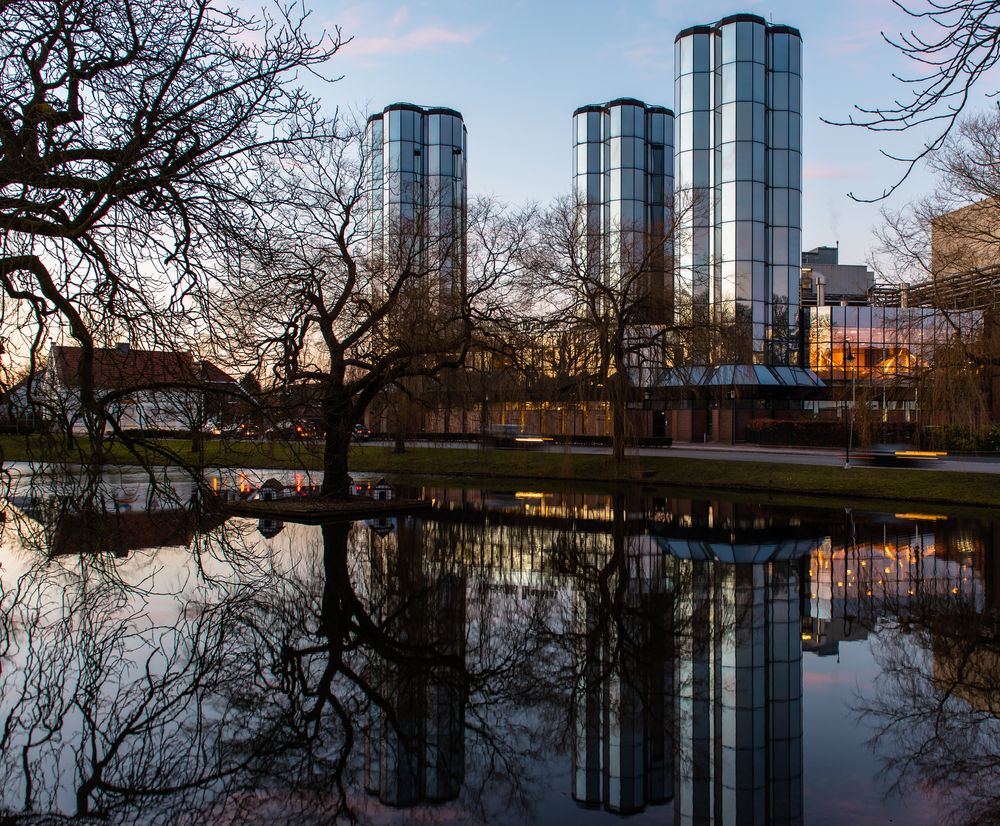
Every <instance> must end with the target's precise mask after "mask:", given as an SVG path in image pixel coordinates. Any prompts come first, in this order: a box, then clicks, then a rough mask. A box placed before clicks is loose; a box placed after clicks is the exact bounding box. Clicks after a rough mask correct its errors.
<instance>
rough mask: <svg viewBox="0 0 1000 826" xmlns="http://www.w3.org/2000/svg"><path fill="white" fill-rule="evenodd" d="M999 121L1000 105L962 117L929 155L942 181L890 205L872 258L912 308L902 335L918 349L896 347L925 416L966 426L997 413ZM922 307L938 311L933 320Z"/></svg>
mask: <svg viewBox="0 0 1000 826" xmlns="http://www.w3.org/2000/svg"><path fill="white" fill-rule="evenodd" d="M998 125H1000V115H998V114H991V115H981V116H974V117H971V118H967V119H965V120H963V121H961V122H960V123H959V125H958V128H957V130H955V132H954V133H953V134H952V135H951V136H950V137H949V138H948V139H947V140H946V141H945V142H944V144H943V146H942V147H941V148H940V149H938V150H937V151H935V152H934V153H933V154H931V155H930V156H929V159H928V163H929V166H930V167H931V169H932V170H933V171H934V172H935V173H936V174H937V182H938V185H937V188H936V190H935V191H934V192H933V193H931V194H930V195H927V196H924V197H923V198H920V199H919V200H917V201H915V202H913V203H912V204H909V205H908V206H906V207H904V208H903V209H900V210H896V211H890V210H887V209H886V210H883V225H882V227H881V228H880V229H879V231H878V238H879V241H880V247H879V249H878V250H877V251H876V255H875V261H874V266H875V267H876V270H877V271H878V273H879V275H880V277H881V279H882V280H883V281H885V282H888V283H889V284H893V285H895V286H896V287H897V288H898V289H899V290H900V293H901V298H902V299H904V300H903V301H902V303H904V304H906V305H908V306H909V307H912V308H915V309H913V310H912V311H910V318H909V320H907V318H906V314H905V312H904V313H901V317H902V319H903V320H902V322H901V324H902V325H903V328H902V329H901V330H900V337H901V338H903V337H905V338H906V339H909V340H910V341H911V342H912V343H913V344H914V345H915V347H916V349H915V351H913V352H908V353H905V354H903V353H900V354H899V355H898V356H897V358H896V361H897V362H898V364H897V365H896V367H897V370H899V371H901V372H903V373H905V374H906V378H907V379H908V381H909V382H910V383H911V384H912V385H914V386H915V387H916V388H917V392H918V393H919V396H920V407H921V410H924V411H926V412H927V418H928V423H932V422H934V421H936V422H937V423H942V422H944V423H951V424H956V425H960V426H962V427H963V428H965V429H966V430H967V431H969V432H975V431H977V430H979V429H981V428H983V427H984V426H985V425H986V424H987V423H988V422H989V421H990V410H991V407H992V406H993V396H994V389H993V385H994V383H995V381H994V380H995V377H996V374H997V365H998V364H1000V339H998V333H997V324H996V322H997V320H998V313H1000V303H998V300H997V295H998V293H997V289H996V285H997V283H998V278H1000V269H998V267H997V265H996V261H997V253H998V251H1000V201H998V200H997V196H998V195H1000V177H998V175H997V172H996V158H997V157H998V150H1000V141H998V139H997V127H998ZM921 307H923V308H932V309H933V311H934V316H933V319H931V321H932V322H933V327H932V328H931V329H928V321H927V319H926V318H925V316H924V315H922V314H921V313H920V310H919V308H921ZM907 323H909V324H910V325H911V328H910V329H907V328H906V324H907Z"/></svg>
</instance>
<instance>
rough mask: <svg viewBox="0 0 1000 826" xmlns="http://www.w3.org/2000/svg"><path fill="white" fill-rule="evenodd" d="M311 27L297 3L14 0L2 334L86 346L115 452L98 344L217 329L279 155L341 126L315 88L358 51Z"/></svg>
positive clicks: (2, 54)
mask: <svg viewBox="0 0 1000 826" xmlns="http://www.w3.org/2000/svg"><path fill="white" fill-rule="evenodd" d="M309 28H310V27H309V19H308V13H307V12H306V11H305V10H304V9H301V8H299V7H295V6H292V5H287V6H286V5H277V6H274V7H273V8H272V9H271V11H269V12H268V11H265V12H264V13H263V14H261V15H256V16H255V15H252V14H248V13H246V12H243V11H240V10H237V9H235V8H233V7H229V6H223V5H220V4H219V3H217V2H216V0H150V2H142V3H137V2H134V0H121V2H119V0H5V2H3V3H0V228H2V230H3V245H2V249H0V295H2V306H0V311H2V319H0V323H2V325H3V328H4V329H3V332H4V334H5V335H9V336H10V337H11V338H13V339H14V341H15V342H16V344H17V346H18V347H19V348H21V349H22V350H23V352H24V353H26V358H27V360H28V362H29V364H30V365H35V364H36V363H37V360H38V358H39V354H40V353H41V352H42V351H43V350H44V348H45V346H46V344H47V341H48V339H49V338H50V337H58V336H61V335H62V334H63V333H64V332H65V333H66V334H68V335H69V336H71V337H72V338H73V339H75V340H76V342H77V343H78V344H79V346H80V347H81V348H82V357H81V359H80V366H79V387H80V404H81V406H82V410H83V413H84V416H85V418H86V420H87V422H88V426H89V428H90V435H91V437H92V439H94V440H96V445H95V446H96V448H97V449H98V450H99V449H100V433H102V432H103V431H104V429H105V427H106V426H108V427H110V428H111V429H112V430H115V429H116V428H117V423H116V421H115V417H114V416H113V415H112V414H111V413H110V412H109V410H108V405H107V404H105V403H103V401H102V399H100V398H99V393H98V392H97V390H96V389H95V387H94V379H93V366H94V365H93V361H94V352H95V349H96V348H98V347H100V346H101V345H102V343H108V342H111V341H115V340H118V339H122V338H129V339H131V340H132V342H133V343H134V344H135V345H137V346H141V345H145V346H154V345H157V344H161V345H166V346H167V347H175V346H176V343H177V341H178V339H179V338H181V337H183V336H194V335H197V334H199V333H211V332H212V326H211V325H212V319H211V317H210V316H209V315H208V314H206V313H205V312H204V310H205V306H206V299H207V297H208V292H207V291H208V284H209V281H210V276H211V272H212V267H213V266H214V264H215V263H217V260H218V258H219V256H223V255H225V247H224V246H223V245H222V244H220V243H219V242H220V241H223V240H224V239H226V238H227V237H229V236H230V235H231V234H232V232H233V231H234V228H235V227H243V226H246V225H248V224H252V223H253V222H254V221H255V220H256V218H257V217H258V216H259V215H260V214H261V212H262V205H263V204H264V203H266V198H265V196H266V193H267V192H268V191H269V189H270V187H269V178H268V176H267V175H266V173H265V170H266V168H267V167H268V165H269V164H270V163H271V162H273V160H274V158H275V157H277V156H280V155H281V154H283V153H284V152H285V151H286V150H287V149H288V147H289V146H291V145H295V144H297V143H299V142H301V141H304V140H308V139H311V138H313V137H315V136H316V135H317V134H324V133H326V132H328V131H329V129H328V124H327V123H326V122H325V121H324V120H323V119H322V118H321V116H320V112H319V105H318V101H317V99H316V98H315V97H314V96H312V95H310V94H308V93H306V92H305V91H304V90H303V89H302V88H301V86H299V85H298V84H299V82H300V76H301V73H302V72H304V71H305V72H318V71H320V70H321V68H322V67H323V65H324V64H325V63H326V62H327V61H328V60H329V59H330V58H331V57H332V56H333V55H334V54H335V53H336V52H337V51H338V49H339V48H340V46H341V44H342V40H341V37H340V32H339V30H337V31H334V32H333V33H332V35H327V34H325V33H319V34H317V35H316V36H313V35H311V34H310V33H309ZM195 318H197V319H200V323H199V324H195V323H193V321H192V320H193V319H195ZM184 349H189V348H184Z"/></svg>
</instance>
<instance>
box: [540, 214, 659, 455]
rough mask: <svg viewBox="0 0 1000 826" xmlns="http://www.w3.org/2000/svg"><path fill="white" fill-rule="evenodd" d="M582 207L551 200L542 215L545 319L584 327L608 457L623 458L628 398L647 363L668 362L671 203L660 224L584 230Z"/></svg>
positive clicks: (643, 377) (650, 366) (651, 365)
mask: <svg viewBox="0 0 1000 826" xmlns="http://www.w3.org/2000/svg"><path fill="white" fill-rule="evenodd" d="M586 209H587V206H586V205H585V204H583V203H582V202H580V201H579V200H578V199H577V198H574V197H566V198H562V199H559V200H557V201H556V202H555V204H554V205H553V206H552V208H551V209H549V211H548V212H547V213H546V215H545V218H544V220H543V222H542V229H541V234H540V240H539V247H538V249H539V256H538V259H537V260H536V263H535V268H536V277H537V278H538V279H539V285H540V289H539V294H540V295H543V296H545V300H546V303H547V306H546V307H544V308H543V312H546V313H547V318H548V320H549V321H550V323H551V324H552V325H553V326H554V327H557V328H561V329H567V330H573V329H575V330H578V331H584V333H585V334H586V336H587V338H588V339H589V341H590V344H591V346H592V348H593V350H592V369H593V370H594V372H595V374H596V377H597V380H598V382H599V383H600V384H603V386H604V389H605V395H606V398H607V401H608V404H609V406H610V408H611V421H612V456H613V458H614V461H615V462H616V463H617V464H620V463H621V462H622V461H623V460H624V457H625V446H626V439H627V435H628V434H627V429H628V427H627V415H628V402H629V400H630V399H631V398H632V390H633V388H634V387H636V386H640V385H642V384H643V383H644V381H646V380H648V375H649V373H650V371H651V370H657V369H659V368H661V367H663V366H664V365H665V364H666V352H667V349H668V348H667V345H668V342H669V338H668V336H669V334H670V329H671V327H672V324H673V310H674V307H673V278H672V273H673V243H674V238H675V237H676V234H677V233H676V229H677V221H676V215H675V214H674V211H673V210H672V209H669V210H667V218H666V220H665V221H664V222H663V224H662V225H650V226H646V225H641V226H616V227H613V228H611V229H610V230H609V231H607V232H602V233H593V232H589V231H588V225H587V221H586V220H585V219H584V217H583V216H584V215H585V211H586Z"/></svg>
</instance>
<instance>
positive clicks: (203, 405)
mask: <svg viewBox="0 0 1000 826" xmlns="http://www.w3.org/2000/svg"><path fill="white" fill-rule="evenodd" d="M90 372H91V374H92V377H93V387H94V394H95V396H96V398H97V400H98V403H99V405H100V408H101V411H102V414H103V416H104V417H105V426H106V425H107V424H108V423H109V421H114V422H115V423H116V424H117V425H118V427H120V428H121V429H123V430H164V431H192V430H202V429H204V428H205V426H206V423H207V422H209V421H210V420H212V419H217V418H219V416H220V415H221V412H222V410H223V409H224V407H225V404H226V401H227V399H233V398H237V397H239V395H240V394H241V393H242V390H241V389H240V386H239V382H237V380H236V379H234V378H233V377H232V376H230V375H229V374H228V373H226V372H225V371H224V370H222V369H221V368H219V367H218V366H217V365H215V364H213V363H212V362H210V361H207V360H198V359H195V358H194V356H193V355H192V354H191V353H189V352H185V351H179V350H138V349H135V348H132V347H130V346H129V345H128V344H119V345H118V346H116V347H113V348H104V347H101V348H96V349H95V350H94V358H93V365H92V368H91V371H90ZM84 377H85V364H84V359H83V349H82V348H80V347H65V346H62V345H57V346H53V347H52V351H51V353H50V356H49V362H48V365H47V366H46V369H45V377H44V380H43V382H42V384H43V387H44V392H43V394H42V396H43V398H44V406H45V407H46V408H47V410H46V413H47V416H48V418H51V419H54V420H56V421H60V420H61V421H62V422H63V424H64V426H68V427H69V428H70V429H71V430H73V431H74V432H78V433H79V432H85V431H86V430H87V423H86V416H85V415H84V411H83V410H82V409H81V408H82V405H81V402H80V386H81V383H82V381H83V380H84Z"/></svg>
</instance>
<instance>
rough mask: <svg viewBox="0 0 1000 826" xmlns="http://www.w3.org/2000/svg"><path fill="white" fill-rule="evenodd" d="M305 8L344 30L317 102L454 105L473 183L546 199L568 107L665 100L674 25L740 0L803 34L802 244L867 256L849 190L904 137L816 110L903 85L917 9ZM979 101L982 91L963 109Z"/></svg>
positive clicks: (704, 3)
mask: <svg viewBox="0 0 1000 826" xmlns="http://www.w3.org/2000/svg"><path fill="white" fill-rule="evenodd" d="M911 2H913V3H919V2H921V0H911ZM314 8H315V15H316V16H315V20H314V22H315V23H322V24H323V25H326V26H328V27H329V26H333V25H339V26H340V27H341V29H342V31H343V33H344V35H346V36H353V38H354V40H353V42H352V43H350V44H349V45H347V46H346V47H345V48H344V49H343V51H342V52H341V53H340V54H339V55H338V56H337V58H336V62H335V65H334V67H333V68H334V69H335V70H336V72H338V73H341V74H343V75H344V78H343V80H341V81H340V82H339V83H337V84H335V85H333V86H329V87H326V88H325V89H323V91H322V95H323V97H324V99H325V101H326V102H327V103H328V104H329V105H331V106H334V105H339V106H344V107H354V108H360V109H362V110H368V111H378V110H381V109H382V108H383V107H384V106H385V105H386V104H388V103H392V102H395V101H409V102H411V103H417V104H421V105H427V106H449V107H453V108H455V109H458V110H459V111H461V112H462V114H463V116H464V118H465V123H466V126H467V127H468V130H469V188H470V194H472V195H476V194H480V193H493V194H495V195H497V196H499V197H500V198H503V199H504V200H507V201H511V202H515V203H517V202H523V201H525V200H531V201H538V202H541V203H546V202H548V201H550V200H551V199H552V198H553V197H554V196H556V195H558V194H563V193H567V192H568V191H569V189H570V178H571V173H572V154H571V120H572V113H573V110H574V109H575V108H576V107H578V106H581V105H583V104H586V103H600V102H604V101H606V100H610V99H613V98H616V97H635V98H639V99H641V100H644V101H645V102H647V103H651V104H660V105H665V106H669V107H671V108H673V104H674V99H673V98H674V83H673V60H674V57H673V55H674V48H673V46H674V36H675V35H676V33H677V32H678V31H680V30H681V29H682V28H685V27H687V26H691V25H696V24H702V23H710V22H713V21H715V20H717V19H719V18H720V17H723V16H725V15H727V14H734V13H738V12H752V13H755V14H759V15H761V16H763V17H765V18H766V19H769V20H771V21H772V22H774V23H784V24H787V25H791V26H795V27H797V28H798V29H799V30H800V31H801V32H802V38H803V107H802V108H803V118H804V121H803V166H804V170H803V171H804V192H803V237H802V246H803V249H810V248H812V247H814V246H817V245H821V244H833V243H835V242H836V241H837V240H839V241H840V244H841V261H842V262H843V263H860V262H862V261H864V260H865V259H866V258H867V257H868V256H869V254H870V251H871V249H872V247H873V246H874V244H875V240H874V238H873V236H872V230H873V228H874V226H875V225H876V224H877V223H879V221H880V215H879V210H880V205H872V204H861V203H857V202H856V201H853V200H851V199H850V198H849V197H848V193H849V192H854V193H855V194H857V195H859V196H867V197H871V196H875V195H878V194H879V193H880V192H881V191H882V190H883V188H884V187H886V186H887V185H889V184H890V183H892V181H893V180H895V177H896V176H897V175H898V174H899V171H900V170H899V166H898V164H894V163H893V162H892V161H890V160H887V159H886V158H884V157H883V156H882V155H881V154H880V152H879V150H880V148H885V149H887V150H889V151H891V152H894V153H898V154H902V153H905V152H906V151H907V149H910V148H912V147H913V146H914V144H915V142H916V141H915V137H916V136H912V137H911V136H909V135H876V134H872V133H871V132H868V131H866V130H861V129H849V128H842V127H835V126H829V125H826V124H824V123H822V122H821V120H820V118H821V117H826V118H830V119H844V118H846V117H847V116H849V115H850V113H851V111H852V107H853V106H854V105H855V104H860V105H875V104H886V103H889V102H891V101H892V100H893V99H894V98H897V97H899V96H900V95H905V94H907V92H906V89H905V87H904V86H903V84H901V83H900V82H899V81H897V80H894V79H893V77H892V74H893V72H895V73H897V74H900V73H901V74H906V75H911V74H913V66H912V65H908V64H907V62H906V61H904V60H903V58H902V57H901V56H900V55H899V54H898V53H896V52H895V51H894V50H893V49H892V48H891V47H890V46H889V45H888V44H886V43H885V42H884V41H883V39H882V34H881V32H883V31H885V32H886V33H888V34H895V33H897V32H899V31H900V30H901V29H905V30H909V29H911V28H912V24H913V21H911V20H909V19H908V18H906V16H905V15H904V14H903V12H902V11H900V10H899V9H898V8H896V7H895V6H894V5H893V4H892V3H891V2H890V0H840V2H821V1H820V0H800V2H793V0H770V2H754V0H746V2H742V3H733V2H721V0H701V1H700V2H692V1H691V0H674V2H671V0H626V1H625V2H618V3H611V2H597V0H583V1H582V2H571V0H558V1H557V2H525V1H524V0H515V1H514V2H506V3H484V2H459V1H458V0H425V2H413V3H406V4H400V3H399V2H398V1H397V2H389V1H388V0H367V2H364V3H358V4H353V5H352V4H348V3H337V2H333V0H315V6H314ZM989 105H990V104H989V103H988V102H987V101H986V100H985V98H984V97H979V98H977V99H976V101H975V106H974V108H978V109H982V108H984V107H986V106H989ZM932 185H933V180H932V179H931V178H930V176H929V175H928V174H927V173H926V172H921V173H920V174H917V175H915V176H913V178H912V179H911V180H910V181H909V182H907V184H906V185H905V186H904V187H903V189H902V191H901V192H900V193H899V194H898V195H897V196H896V197H894V198H893V199H891V200H890V201H888V202H887V204H888V206H890V207H898V206H901V205H902V204H903V203H905V201H906V200H907V199H912V198H914V197H916V196H918V195H920V194H921V193H922V192H924V191H926V190H927V189H928V188H930V187H931V186H932Z"/></svg>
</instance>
